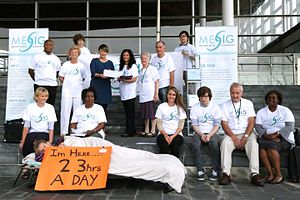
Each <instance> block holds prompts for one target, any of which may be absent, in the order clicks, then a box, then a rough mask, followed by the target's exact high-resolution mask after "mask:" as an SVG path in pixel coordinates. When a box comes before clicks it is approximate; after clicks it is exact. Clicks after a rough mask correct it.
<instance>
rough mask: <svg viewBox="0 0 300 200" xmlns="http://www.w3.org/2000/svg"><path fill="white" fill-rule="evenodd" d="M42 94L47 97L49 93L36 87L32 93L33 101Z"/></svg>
mask: <svg viewBox="0 0 300 200" xmlns="http://www.w3.org/2000/svg"><path fill="white" fill-rule="evenodd" d="M42 93H45V94H46V96H47V97H49V92H48V90H47V89H46V88H43V87H38V88H37V89H36V90H35V92H34V96H33V99H34V100H35V101H36V100H37V98H38V96H40V94H42Z"/></svg>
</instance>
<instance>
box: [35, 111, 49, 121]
mask: <svg viewBox="0 0 300 200" xmlns="http://www.w3.org/2000/svg"><path fill="white" fill-rule="evenodd" d="M47 120H48V116H47V115H46V114H45V113H41V114H40V115H37V116H33V121H35V123H39V122H43V121H47Z"/></svg>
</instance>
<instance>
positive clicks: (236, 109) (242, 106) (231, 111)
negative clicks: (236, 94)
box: [221, 98, 255, 135]
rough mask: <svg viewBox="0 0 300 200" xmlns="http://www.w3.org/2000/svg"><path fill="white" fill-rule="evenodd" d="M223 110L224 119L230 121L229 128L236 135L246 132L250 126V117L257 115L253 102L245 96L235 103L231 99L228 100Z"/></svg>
mask: <svg viewBox="0 0 300 200" xmlns="http://www.w3.org/2000/svg"><path fill="white" fill-rule="evenodd" d="M233 105H234V106H233ZM221 110H222V112H223V119H222V120H223V121H226V122H228V126H229V128H230V129H231V131H232V132H233V133H234V134H236V135H238V134H243V133H245V131H246V129H247V127H248V118H249V117H255V110H254V107H253V103H252V102H251V101H249V100H247V99H244V98H241V101H240V102H238V103H234V104H233V102H232V100H231V99H230V100H228V101H226V102H225V103H223V105H222V108H221Z"/></svg>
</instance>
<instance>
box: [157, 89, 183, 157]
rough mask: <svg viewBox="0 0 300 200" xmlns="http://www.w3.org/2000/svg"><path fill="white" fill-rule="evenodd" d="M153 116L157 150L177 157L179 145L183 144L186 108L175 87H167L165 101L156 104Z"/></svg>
mask: <svg viewBox="0 0 300 200" xmlns="http://www.w3.org/2000/svg"><path fill="white" fill-rule="evenodd" d="M155 117H156V123H157V128H158V130H159V134H158V136H157V139H156V141H157V144H158V146H159V152H160V153H163V154H166V153H170V154H172V155H174V156H176V157H177V158H179V150H180V146H181V145H182V144H183V135H182V130H183V127H184V121H185V119H186V108H185V105H184V103H183V102H182V99H181V97H180V94H179V92H178V90H177V88H176V87H174V86H171V87H169V89H168V92H167V102H164V103H162V104H160V105H159V106H158V108H157V111H156V115H155Z"/></svg>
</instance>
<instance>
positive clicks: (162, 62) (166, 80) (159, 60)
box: [151, 41, 176, 103]
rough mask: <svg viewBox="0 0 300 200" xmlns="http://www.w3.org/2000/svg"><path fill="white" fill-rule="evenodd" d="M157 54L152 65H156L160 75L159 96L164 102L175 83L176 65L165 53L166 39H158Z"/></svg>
mask: <svg viewBox="0 0 300 200" xmlns="http://www.w3.org/2000/svg"><path fill="white" fill-rule="evenodd" d="M155 49H156V53H157V55H155V56H154V57H153V58H152V60H151V65H152V66H154V67H156V69H157V71H158V75H159V90H158V97H159V100H160V101H161V102H162V103H163V102H165V101H166V99H167V92H168V89H169V87H170V86H173V85H174V73H175V70H176V66H175V64H174V61H173V59H172V57H171V56H170V55H169V54H167V53H165V51H166V44H165V42H164V41H157V42H156V44H155Z"/></svg>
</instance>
